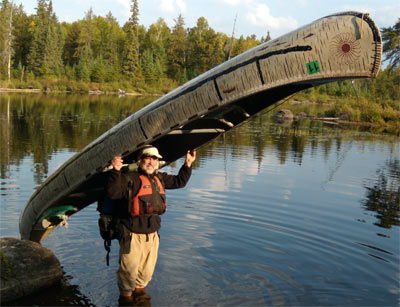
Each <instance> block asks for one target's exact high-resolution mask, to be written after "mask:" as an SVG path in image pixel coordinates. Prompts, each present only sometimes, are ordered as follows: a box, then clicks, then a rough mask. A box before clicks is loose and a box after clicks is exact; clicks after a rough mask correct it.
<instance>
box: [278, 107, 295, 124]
mask: <svg viewBox="0 0 400 307" xmlns="http://www.w3.org/2000/svg"><path fill="white" fill-rule="evenodd" d="M275 119H276V121H277V122H278V123H285V122H291V121H292V120H293V113H292V111H290V110H286V109H284V110H280V111H279V112H278V113H276V114H275Z"/></svg>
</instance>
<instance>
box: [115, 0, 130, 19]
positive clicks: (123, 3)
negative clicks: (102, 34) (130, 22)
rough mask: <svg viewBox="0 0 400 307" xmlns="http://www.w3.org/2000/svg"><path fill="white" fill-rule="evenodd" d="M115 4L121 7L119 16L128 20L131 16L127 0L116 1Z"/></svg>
mask: <svg viewBox="0 0 400 307" xmlns="http://www.w3.org/2000/svg"><path fill="white" fill-rule="evenodd" d="M117 2H118V3H119V4H120V5H121V6H122V9H121V12H120V13H121V15H122V16H124V17H126V18H129V17H130V16H131V2H130V1H129V0H117Z"/></svg>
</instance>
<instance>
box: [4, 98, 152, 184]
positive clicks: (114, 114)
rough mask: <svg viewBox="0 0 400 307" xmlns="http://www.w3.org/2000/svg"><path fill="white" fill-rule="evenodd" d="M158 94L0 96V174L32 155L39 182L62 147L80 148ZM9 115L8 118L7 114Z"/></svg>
mask: <svg viewBox="0 0 400 307" xmlns="http://www.w3.org/2000/svg"><path fill="white" fill-rule="evenodd" d="M152 100H154V97H147V98H143V97H132V96H130V97H128V96H127V97H123V98H121V99H118V98H117V97H114V96H89V95H82V96H80V95H62V96H55V95H37V94H33V95H26V94H13V95H2V96H0V115H1V117H0V119H1V123H0V125H1V140H0V148H1V155H0V174H1V178H4V177H5V175H6V171H7V169H8V166H9V165H19V164H20V163H21V161H22V159H24V158H25V157H26V156H32V160H33V163H34V166H33V168H34V177H35V182H36V183H41V182H42V181H43V178H44V177H47V175H48V161H49V160H50V159H51V155H52V154H53V153H54V152H57V151H60V150H64V149H67V150H73V151H79V150H80V149H82V148H83V147H84V146H86V145H87V144H88V143H90V142H91V141H92V140H94V139H96V138H97V137H99V136H100V135H101V134H102V133H104V132H106V131H107V130H108V129H110V128H111V127H112V126H114V125H115V124H116V123H118V122H120V121H121V120H123V119H124V118H126V117H127V116H129V115H130V114H132V113H134V112H135V111H137V110H138V109H140V108H142V107H143V106H144V105H146V104H147V103H149V102H150V101H152ZM8 114H9V116H8Z"/></svg>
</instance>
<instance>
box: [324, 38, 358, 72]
mask: <svg viewBox="0 0 400 307" xmlns="http://www.w3.org/2000/svg"><path fill="white" fill-rule="evenodd" d="M331 50H332V51H331V52H332V55H333V56H334V57H335V58H336V59H337V60H338V61H339V62H340V63H343V64H347V65H348V64H351V63H352V62H355V61H356V60H357V59H358V58H359V57H360V53H361V47H360V42H359V41H358V40H357V39H356V38H355V36H354V35H353V34H350V33H344V34H338V35H336V36H335V37H334V38H333V40H332V42H331Z"/></svg>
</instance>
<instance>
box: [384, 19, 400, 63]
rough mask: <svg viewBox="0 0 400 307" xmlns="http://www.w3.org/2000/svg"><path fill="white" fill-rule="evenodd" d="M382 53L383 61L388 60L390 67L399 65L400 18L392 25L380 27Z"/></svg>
mask: <svg viewBox="0 0 400 307" xmlns="http://www.w3.org/2000/svg"><path fill="white" fill-rule="evenodd" d="M382 40H383V53H385V55H386V58H385V61H389V64H390V66H391V67H392V68H395V67H397V66H399V65H400V18H399V19H398V20H397V22H396V24H395V25H394V26H393V27H388V28H383V29H382Z"/></svg>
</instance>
